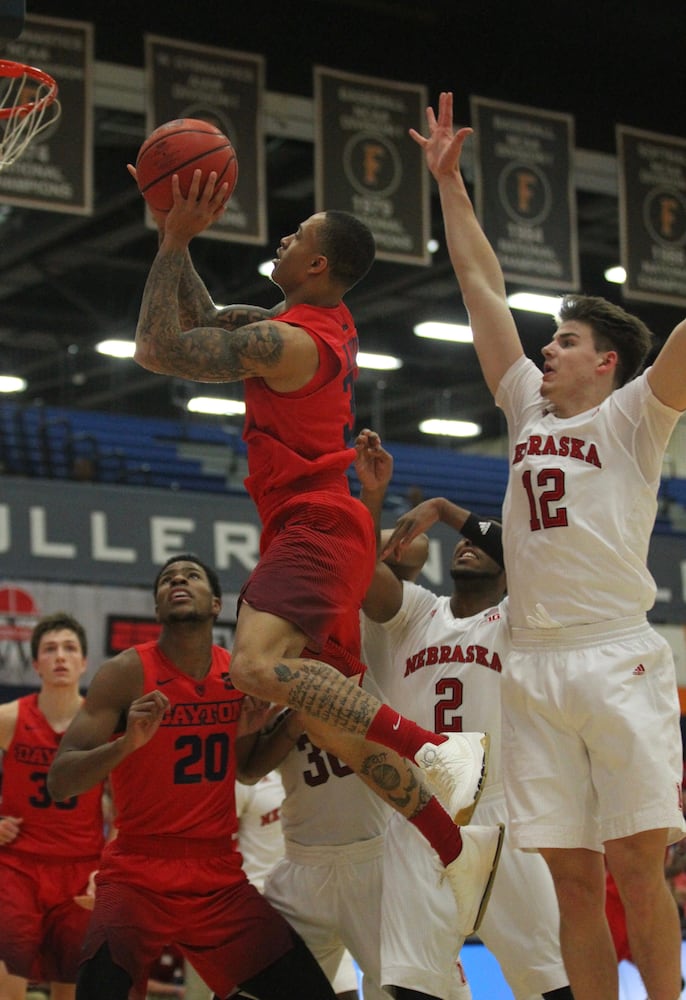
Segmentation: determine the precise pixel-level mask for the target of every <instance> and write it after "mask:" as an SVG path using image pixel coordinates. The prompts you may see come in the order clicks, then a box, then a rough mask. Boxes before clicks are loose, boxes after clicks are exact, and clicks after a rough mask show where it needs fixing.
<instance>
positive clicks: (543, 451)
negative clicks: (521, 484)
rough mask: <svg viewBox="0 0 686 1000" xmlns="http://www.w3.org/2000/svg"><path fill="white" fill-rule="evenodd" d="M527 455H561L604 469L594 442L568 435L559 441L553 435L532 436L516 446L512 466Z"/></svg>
mask: <svg viewBox="0 0 686 1000" xmlns="http://www.w3.org/2000/svg"><path fill="white" fill-rule="evenodd" d="M526 455H559V457H560V458H575V459H576V460H577V461H579V462H586V464H587V465H595V466H596V468H598V469H602V467H603V466H602V463H601V461H600V458H599V457H598V449H597V448H596V446H595V445H594V444H593V442H592V441H590V442H587V441H584V439H583V438H576V437H569V436H568V435H567V434H563V435H562V436H561V437H560V439H559V441H558V440H556V439H555V437H554V436H553V435H552V434H548V435H546V436H545V437H544V436H543V435H542V434H531V435H530V437H529V438H528V440H526V441H520V443H519V444H516V445H515V448H514V458H513V459H512V464H513V465H517V463H518V462H521V461H522V460H523V459H524V457H525V456H526Z"/></svg>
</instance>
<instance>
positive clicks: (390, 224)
mask: <svg viewBox="0 0 686 1000" xmlns="http://www.w3.org/2000/svg"><path fill="white" fill-rule="evenodd" d="M314 94H315V139H314V144H315V208H316V211H318V212H321V211H324V210H326V209H338V210H341V211H346V212H352V214H353V215H355V216H357V218H358V219H360V220H361V221H362V222H364V223H366V224H367V225H368V226H369V228H370V229H371V231H372V232H373V234H374V238H375V240H376V246H377V258H378V259H379V260H391V261H397V262H400V263H404V264H428V263H429V259H430V256H429V253H428V250H427V243H428V241H429V236H430V203H429V183H428V181H429V178H428V175H427V171H426V169H425V168H424V163H423V157H422V151H421V149H420V148H419V146H417V145H416V144H415V143H414V142H412V140H411V139H410V138H409V136H408V130H409V128H410V127H412V128H416V129H420V128H421V127H422V119H423V115H424V109H425V108H426V105H427V92H426V88H425V87H424V86H421V85H419V84H410V83H394V82H393V81H390V80H377V79H374V78H372V77H366V76H355V75H353V74H352V73H341V72H338V71H337V70H331V69H326V68H324V67H322V66H316V67H315V70H314Z"/></svg>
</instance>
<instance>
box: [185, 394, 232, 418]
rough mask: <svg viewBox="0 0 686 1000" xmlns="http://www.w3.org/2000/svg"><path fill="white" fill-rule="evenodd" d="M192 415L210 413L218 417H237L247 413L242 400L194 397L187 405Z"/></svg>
mask: <svg viewBox="0 0 686 1000" xmlns="http://www.w3.org/2000/svg"><path fill="white" fill-rule="evenodd" d="M186 409H187V410H190V412H191V413H210V414H213V415H214V416H218V417H235V416H240V415H241V414H243V413H245V403H243V402H242V401H241V400H240V399H222V398H221V397H220V396H193V397H192V398H191V399H189V400H188V402H187V403H186Z"/></svg>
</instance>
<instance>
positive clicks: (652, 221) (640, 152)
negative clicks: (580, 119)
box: [617, 125, 686, 307]
mask: <svg viewBox="0 0 686 1000" xmlns="http://www.w3.org/2000/svg"><path fill="white" fill-rule="evenodd" d="M617 165H618V169H619V232H620V245H621V263H622V266H623V267H624V269H625V271H626V282H625V283H624V287H623V294H624V296H625V298H627V299H644V300H647V301H651V302H664V303H668V304H670V305H676V306H681V307H683V306H686V139H678V138H675V137H673V136H666V135H655V134H654V133H652V132H641V131H639V130H637V129H632V128H628V127H626V126H625V125H618V126H617Z"/></svg>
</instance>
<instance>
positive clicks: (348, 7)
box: [0, 0, 686, 446]
mask: <svg viewBox="0 0 686 1000" xmlns="http://www.w3.org/2000/svg"><path fill="white" fill-rule="evenodd" d="M27 6H28V13H29V14H42V15H49V16H56V17H63V18H68V19H73V20H81V21H90V22H92V23H93V24H94V25H95V48H96V60H97V61H103V62H108V63H119V64H122V65H124V66H133V67H138V68H140V67H142V66H143V36H144V34H145V33H152V34H158V35H163V36H167V37H169V38H174V39H179V40H185V41H192V42H198V43H201V44H208V45H214V46H223V47H226V48H232V49H236V50H239V51H245V52H252V53H261V54H263V55H264V56H265V58H266V72H267V89H268V90H270V91H274V92H279V93H284V94H292V95H298V96H303V97H311V96H312V67H313V65H314V64H320V65H324V66H328V67H331V68H335V69H340V70H347V71H350V72H354V73H363V74H366V75H369V76H374V77H378V78H382V79H387V80H388V79H395V80H399V81H403V82H409V83H422V84H425V85H426V86H427V87H428V92H429V94H430V98H431V100H432V101H434V100H435V99H436V96H437V94H438V92H439V91H440V90H443V89H452V90H454V91H455V93H456V102H457V111H456V113H457V115H458V116H459V118H460V120H461V121H467V120H468V110H469V105H468V98H469V95H470V94H478V95H480V96H484V97H491V98H495V99H498V100H503V101H509V102H512V103H518V104H528V105H531V106H534V107H540V108H546V109H548V110H552V111H562V112H568V113H571V114H573V115H574V117H575V123H576V145H577V147H578V148H579V149H582V150H588V151H593V152H597V153H603V154H611V155H613V154H614V151H615V145H614V144H615V133H614V126H615V123H617V122H620V123H622V124H625V125H631V126H634V127H636V128H642V129H648V130H651V131H654V132H658V133H665V134H669V135H677V134H682V135H683V134H684V129H685V128H686V126H685V125H684V120H685V119H684V112H685V111H686V87H685V86H684V73H685V70H684V67H685V66H686V47H685V45H684V41H685V38H686V31H685V28H684V24H685V21H684V8H683V0H660V2H659V3H658V4H654V3H650V4H649V3H648V2H647V0H635V2H633V3H629V4H627V3H626V2H624V0H623V2H619V0H600V2H598V0H576V2H574V0H565V2H560V0H547V2H537V3H533V2H529V3H527V2H526V0H521V2H518V3H516V4H515V3H511V2H509V0H481V2H480V3H475V2H474V0H471V2H469V3H466V2H463V0H452V2H431V0H424V2H422V3H419V2H415V3H411V2H404V0H396V2H393V0H347V2H346V0H299V2H298V3H290V2H288V0H282V2H280V3H265V2H260V0H251V3H250V4H240V5H239V4H233V3H227V2H224V3H220V2H219V0H194V2H193V3H183V4H182V3H180V2H178V0H168V2H167V3H163V2H162V0H155V2H154V3H149V4H145V3H141V0H116V2H115V0H91V2H90V3H88V2H84V0H68V2H67V0H28V3H27ZM143 137H144V121H143V116H142V114H140V115H138V114H133V113H130V112H126V111H118V110H116V109H112V108H109V107H107V108H106V107H97V106H96V128H95V209H94V214H93V216H92V217H78V216H69V215H59V214H53V213H48V212H42V211H38V210H35V209H24V208H16V207H10V206H3V205H2V203H0V349H1V351H2V357H1V361H0V369H2V370H4V371H12V372H13V373H15V374H23V375H25V376H26V377H27V378H28V380H29V389H28V391H27V392H26V393H24V394H23V395H22V399H23V400H24V401H26V402H30V403H38V402H43V403H46V404H59V405H68V406H77V407H83V408H90V409H105V410H112V411H118V412H132V413H138V414H156V415H159V416H171V415H174V416H178V415H179V410H178V399H179V397H180V396H183V387H179V386H175V385H173V384H172V383H171V382H170V380H167V379H164V378H161V377H159V376H153V375H150V374H148V373H146V372H144V371H143V370H142V369H140V368H138V367H137V366H136V365H135V364H134V363H133V362H130V361H127V362H121V361H118V362H113V361H110V360H108V359H104V358H103V357H102V356H100V355H97V354H96V353H95V352H94V350H93V345H94V344H95V343H96V342H97V341H99V340H101V339H103V337H105V336H111V335H120V336H121V335H123V336H125V337H129V338H130V337H131V336H132V334H133V330H134V326H135V319H136V315H137V312H138V305H139V302H140V297H141V292H142V289H143V284H144V281H145V277H146V273H147V269H148V267H149V265H150V262H151V260H152V257H153V255H154V251H155V243H156V240H155V236H154V234H153V233H152V232H151V231H150V230H149V229H147V228H146V227H145V225H144V219H143V212H142V203H141V201H140V198H139V196H138V194H137V192H136V190H135V188H134V186H133V184H132V183H131V181H130V179H129V177H128V175H127V173H126V170H125V164H126V163H127V161H130V160H133V159H135V155H136V151H137V148H138V146H139V144H140V142H141V141H142V139H143ZM408 141H409V140H408ZM265 142H266V149H267V183H268V225H269V242H268V244H267V245H266V246H264V247H255V246H245V245H239V244H232V243H225V242H221V243H220V242H218V241H210V240H197V241H195V243H194V246H193V255H194V259H195V261H196V266H197V268H198V270H199V272H200V273H201V275H202V276H203V278H204V279H205V280H206V282H207V284H208V287H209V288H210V290H211V292H212V294H213V296H214V297H215V299H216V300H217V301H221V302H232V301H233V302H236V301H239V302H254V303H257V304H262V305H272V304H274V303H275V302H276V301H277V297H278V296H277V290H276V289H275V288H274V287H273V286H271V285H270V284H269V282H268V281H267V280H265V279H263V278H260V277H259V276H258V275H257V273H256V266H257V264H258V262H259V261H261V260H263V259H265V258H266V257H269V256H271V255H272V251H273V249H274V247H275V246H276V245H277V243H278V239H279V237H280V236H281V235H283V234H286V233H289V232H291V231H292V230H293V229H294V228H295V226H296V225H297V224H298V222H300V221H301V220H302V219H304V218H306V217H307V216H308V215H309V214H311V212H312V211H313V183H312V179H313V161H312V145H311V143H309V142H305V141H298V140H295V139H288V138H283V137H279V138H275V137H270V136H267V137H266V139H265ZM577 196H578V219H579V239H580V249H581V284H582V290H583V291H585V292H588V293H592V294H604V295H606V296H607V297H609V298H613V299H614V300H616V301H619V302H621V290H620V289H619V287H618V286H615V285H609V284H608V283H607V282H605V281H604V279H603V277H602V274H603V270H604V269H605V268H606V267H607V266H608V265H610V264H615V263H617V262H618V258H619V249H618V218H617V200H616V196H615V195H614V194H613V193H603V192H602V191H597V190H590V189H588V190H583V189H579V190H578V192H577ZM432 217H433V223H432V225H433V235H434V236H435V237H436V238H437V239H438V240H439V242H441V243H442V238H441V237H442V230H441V221H440V214H439V211H438V204H437V200H436V197H435V192H433V193H432ZM348 302H349V304H350V306H351V308H352V310H353V313H354V314H355V316H356V319H357V325H358V329H359V333H360V337H361V341H362V347H363V349H366V350H374V351H380V352H385V353H394V354H398V355H400V356H401V357H402V358H403V360H404V367H403V368H402V369H401V370H400V371H398V372H392V373H388V374H386V375H383V376H379V374H378V373H376V374H372V373H370V372H364V373H363V374H362V375H361V378H360V383H359V390H358V413H359V423H360V425H364V424H370V423H371V424H374V425H375V426H378V427H380V428H381V429H382V431H383V432H384V434H385V436H386V438H387V439H389V440H399V441H419V440H423V441H424V443H428V441H427V439H426V438H425V437H422V435H421V434H420V433H419V431H418V429H417V424H418V422H419V420H420V419H421V418H422V417H426V416H455V417H462V418H469V419H477V420H478V421H479V422H481V423H482V425H483V428H484V431H483V439H482V442H481V443H482V444H483V445H484V446H485V445H486V441H487V439H490V438H495V437H498V436H500V435H501V434H502V432H503V423H502V419H501V418H500V417H499V415H498V414H497V413H496V411H495V410H494V407H493V404H492V401H491V399H490V396H489V395H488V393H487V391H486V389H485V386H484V383H483V381H482V379H481V376H480V374H479V372H478V369H477V367H476V365H475V359H474V356H473V351H472V349H471V347H469V346H457V345H453V346H449V345H441V344H440V343H437V342H431V341H426V340H419V339H418V338H416V337H414V336H413V334H412V327H413V324H414V323H415V322H416V321H417V320H419V319H426V318H429V317H430V318H450V319H457V320H460V319H464V318H465V314H464V311H463V309H462V306H461V302H460V298H459V293H458V292H457V288H456V284H455V281H454V279H453V277H452V272H451V270H450V268H449V265H448V264H447V262H446V256H445V251H444V250H443V249H439V251H438V253H437V254H436V255H435V256H434V258H433V260H432V263H431V265H430V266H429V267H417V266H411V265H401V264H391V263H388V262H378V263H377V264H376V265H375V266H374V268H373V270H372V272H371V274H370V275H369V276H368V278H366V279H365V281H364V282H363V283H362V284H361V285H360V286H359V287H358V288H357V289H355V290H354V291H353V292H352V293H351V294H350V296H349V299H348ZM630 308H632V309H633V311H635V312H637V313H639V314H640V315H641V316H642V317H643V318H644V319H645V320H646V321H647V322H648V323H649V325H651V327H652V328H653V329H654V330H655V332H656V334H657V335H658V338H662V339H664V336H665V335H666V334H667V333H668V332H669V330H670V329H671V328H672V326H673V325H674V324H675V323H676V322H677V320H678V319H679V318H680V316H679V314H678V312H677V311H676V310H675V309H673V308H670V307H667V306H650V307H649V306H646V305H645V304H633V305H630ZM518 315H519V317H520V318H521V329H522V333H523V336H524V339H525V344H526V348H527V351H529V352H530V353H531V355H532V356H536V355H537V352H538V350H539V348H540V346H541V345H542V344H543V343H544V342H545V341H546V339H547V337H548V336H549V333H550V329H551V322H550V320H549V319H545V318H536V317H533V316H531V315H530V314H523V313H521V314H518Z"/></svg>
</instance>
